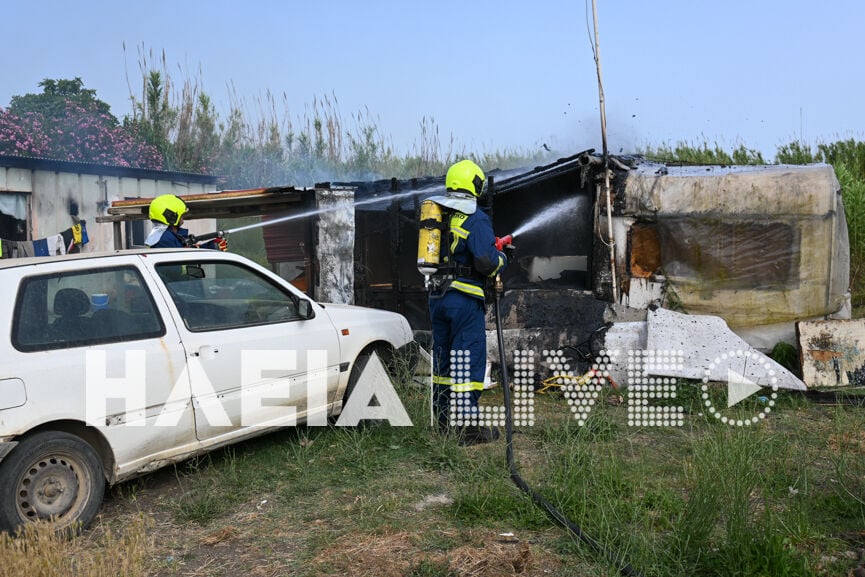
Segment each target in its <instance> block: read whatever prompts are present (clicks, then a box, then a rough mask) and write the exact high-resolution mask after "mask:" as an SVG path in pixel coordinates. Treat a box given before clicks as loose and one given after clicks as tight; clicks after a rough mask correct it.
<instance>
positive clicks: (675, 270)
mask: <svg viewBox="0 0 865 577" xmlns="http://www.w3.org/2000/svg"><path fill="white" fill-rule="evenodd" d="M651 226H652V225H648V224H645V225H642V227H641V228H650V227H651ZM654 227H655V229H656V231H657V238H658V240H659V243H660V257H661V266H660V270H661V272H663V274H664V275H665V276H666V277H667V278H669V279H670V280H673V281H674V282H676V283H679V284H694V285H697V286H699V287H700V288H701V289H707V290H737V289H750V290H774V289H778V288H791V287H793V286H796V285H797V284H798V266H799V256H800V254H799V253H800V243H799V238H798V235H797V234H796V231H795V230H794V228H793V227H792V226H790V225H789V224H787V223H784V222H721V221H719V220H717V219H705V218H693V217H680V218H675V219H665V220H663V221H659V222H657V223H656V224H655V225H654ZM639 230H640V229H639V228H638V231H639ZM632 233H633V228H632ZM638 236H639V237H640V238H642V239H646V238H649V237H650V236H651V235H650V233H648V232H646V230H642V232H638ZM633 238H634V237H633V236H632V251H631V257H632V262H633V259H634V244H633V242H634V241H633ZM637 256H639V253H638V255H637ZM648 262H650V261H647V260H642V261H640V262H639V263H638V264H639V268H640V269H643V268H645V267H650V266H651V265H650V264H647V263H648ZM633 270H634V267H633V266H632V272H633ZM635 276H636V275H635Z"/></svg>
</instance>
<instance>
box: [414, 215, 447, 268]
mask: <svg viewBox="0 0 865 577" xmlns="http://www.w3.org/2000/svg"><path fill="white" fill-rule="evenodd" d="M441 224H442V209H441V207H440V206H439V205H438V204H436V203H435V202H434V201H432V200H425V201H423V202H422V203H421V205H420V232H419V234H418V239H417V269H418V270H419V271H420V273H421V274H422V275H424V276H430V275H433V274H435V273H436V271H437V270H438V268H439V264H440V263H439V258H440V257H441V245H442V231H441Z"/></svg>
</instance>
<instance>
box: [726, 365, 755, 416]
mask: <svg viewBox="0 0 865 577" xmlns="http://www.w3.org/2000/svg"><path fill="white" fill-rule="evenodd" d="M760 388H761V387H760V385H757V384H755V383H754V382H753V381H751V380H750V379H748V378H747V377H745V376H744V375H740V374H739V373H737V372H736V371H734V370H733V369H730V368H728V369H727V408H728V409H729V408H730V407H732V406H733V405H736V404H737V403H740V402H741V401H743V400H744V399H747V398H748V397H750V396H751V395H753V394H754V393H756V392H757V391H759V390H760Z"/></svg>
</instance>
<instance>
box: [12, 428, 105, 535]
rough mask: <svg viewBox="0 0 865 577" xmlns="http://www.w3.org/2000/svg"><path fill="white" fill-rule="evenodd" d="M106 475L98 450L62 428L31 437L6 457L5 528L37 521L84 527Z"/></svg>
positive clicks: (61, 527)
mask: <svg viewBox="0 0 865 577" xmlns="http://www.w3.org/2000/svg"><path fill="white" fill-rule="evenodd" d="M104 494H105V476H104V475H103V473H102V462H101V461H100V459H99V456H98V455H97V454H96V451H94V450H93V448H92V447H91V446H90V445H89V444H87V443H86V442H85V441H83V440H81V439H80V438H78V437H76V436H74V435H70V434H68V433H62V432H59V431H46V432H43V433H37V434H35V435H33V436H32V437H27V438H25V439H24V440H23V441H21V442H20V443H19V444H18V445H17V446H16V447H15V448H14V449H13V450H12V451H11V452H10V453H9V454H8V455H7V456H6V458H5V459H3V460H2V461H0V531H8V532H10V533H13V532H15V530H16V529H17V528H18V527H20V526H21V525H24V524H25V523H29V522H34V521H49V522H50V523H51V524H52V525H53V526H54V527H55V529H56V530H58V531H61V530H71V531H73V532H75V531H78V530H80V529H83V528H84V527H86V526H87V525H88V524H90V522H91V521H93V518H94V517H95V516H96V513H97V511H99V507H100V505H101V504H102V497H103V495H104Z"/></svg>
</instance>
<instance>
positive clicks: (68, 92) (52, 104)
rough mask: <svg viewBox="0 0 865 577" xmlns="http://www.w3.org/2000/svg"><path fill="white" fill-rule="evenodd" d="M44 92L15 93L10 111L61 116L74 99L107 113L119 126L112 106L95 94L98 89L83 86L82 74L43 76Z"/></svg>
mask: <svg viewBox="0 0 865 577" xmlns="http://www.w3.org/2000/svg"><path fill="white" fill-rule="evenodd" d="M39 86H40V87H41V88H42V94H25V95H23V96H13V97H12V100H11V101H10V102H9V112H11V113H12V114H14V115H16V116H23V115H24V114H26V113H28V112H33V113H36V114H41V115H42V116H44V117H46V118H62V116H63V114H65V113H66V103H67V102H75V103H77V104H79V105H81V106H82V107H83V108H85V109H86V110H92V111H93V112H94V113H95V114H104V115H106V116H107V117H108V119H109V120H110V121H111V122H112V124H113V125H114V126H117V124H118V122H117V118H115V117H114V115H112V114H111V106H110V105H109V104H108V103H107V102H103V101H102V100H99V99H98V98H96V90H94V89H91V88H84V82H83V81H82V80H81V78H79V77H75V78H74V79H73V80H63V79H60V80H52V79H50V78H46V79H44V80H43V81H42V82H40V83H39Z"/></svg>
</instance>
